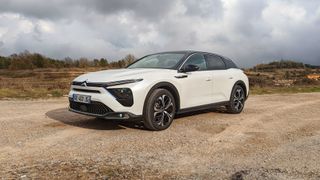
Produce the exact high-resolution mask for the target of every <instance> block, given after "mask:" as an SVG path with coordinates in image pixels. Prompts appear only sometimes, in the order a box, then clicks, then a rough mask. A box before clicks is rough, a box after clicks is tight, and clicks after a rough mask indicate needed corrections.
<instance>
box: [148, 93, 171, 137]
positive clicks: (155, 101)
mask: <svg viewBox="0 0 320 180" xmlns="http://www.w3.org/2000/svg"><path fill="white" fill-rule="evenodd" d="M175 112H176V106H175V99H174V97H173V95H172V94H171V93H170V92H169V91H168V90H166V89H156V90H154V91H153V92H152V93H151V95H150V97H149V98H148V100H147V103H146V106H145V110H144V120H143V123H144V126H145V127H146V128H147V129H149V130H154V131H159V130H164V129H167V128H168V127H169V126H170V125H171V123H172V120H173V118H174V115H175Z"/></svg>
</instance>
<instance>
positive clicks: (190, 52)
mask: <svg viewBox="0 0 320 180" xmlns="http://www.w3.org/2000/svg"><path fill="white" fill-rule="evenodd" d="M165 53H182V54H186V55H190V54H194V53H202V54H214V55H217V56H221V55H219V54H216V53H210V52H204V51H195V50H182V51H164V52H159V53H154V54H165ZM221 57H223V56H221Z"/></svg>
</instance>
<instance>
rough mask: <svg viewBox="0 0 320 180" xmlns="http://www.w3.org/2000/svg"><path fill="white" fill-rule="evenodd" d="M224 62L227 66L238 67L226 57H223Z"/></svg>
mask: <svg viewBox="0 0 320 180" xmlns="http://www.w3.org/2000/svg"><path fill="white" fill-rule="evenodd" d="M224 63H225V64H226V66H227V68H237V69H238V67H237V65H236V64H235V63H234V62H233V61H231V60H230V59H228V58H224Z"/></svg>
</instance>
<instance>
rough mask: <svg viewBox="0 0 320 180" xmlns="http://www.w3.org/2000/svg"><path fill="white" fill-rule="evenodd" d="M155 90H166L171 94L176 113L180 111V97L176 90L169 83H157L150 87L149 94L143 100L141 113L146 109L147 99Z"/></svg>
mask: <svg viewBox="0 0 320 180" xmlns="http://www.w3.org/2000/svg"><path fill="white" fill-rule="evenodd" d="M156 89H166V90H168V91H169V92H170V93H171V94H172V96H173V97H174V100H175V104H176V111H178V110H179V109H180V95H179V91H178V89H177V88H176V87H175V86H174V85H173V84H172V83H170V82H159V83H157V84H155V85H154V86H152V88H151V89H150V90H149V92H148V94H147V96H146V98H145V100H144V105H143V113H144V111H145V109H146V105H147V100H148V98H149V97H150V95H151V93H152V92H153V91H154V90H156Z"/></svg>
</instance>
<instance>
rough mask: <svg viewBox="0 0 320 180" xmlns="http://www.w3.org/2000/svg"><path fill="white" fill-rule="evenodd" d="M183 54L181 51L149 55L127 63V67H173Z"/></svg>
mask: <svg viewBox="0 0 320 180" xmlns="http://www.w3.org/2000/svg"><path fill="white" fill-rule="evenodd" d="M184 56H185V54H183V53H160V54H154V55H149V56H146V57H143V58H141V59H140V60H138V61H136V62H134V63H133V64H131V65H129V66H128V67H127V68H129V69H132V68H159V69H173V68H174V67H175V66H176V65H177V64H178V63H179V62H180V60H181V59H182V58H183V57H184Z"/></svg>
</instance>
